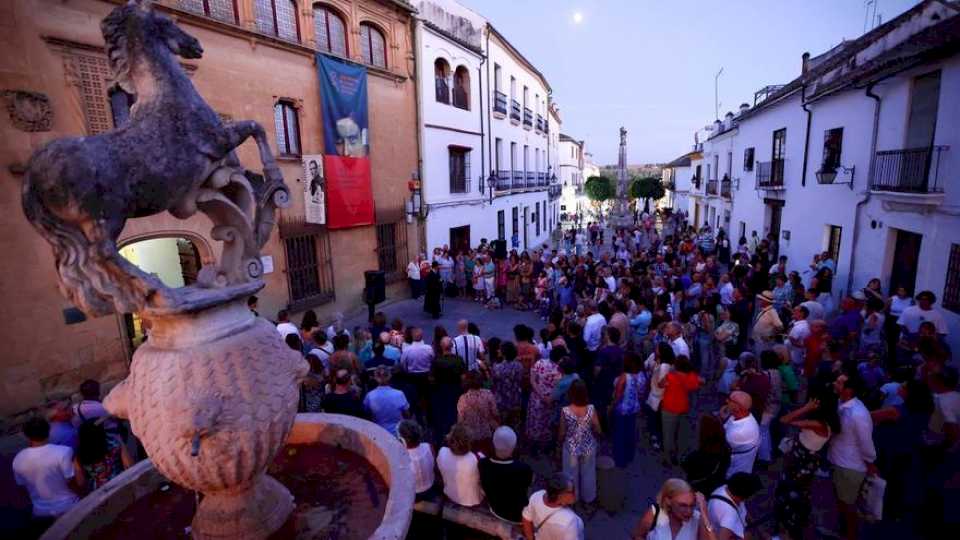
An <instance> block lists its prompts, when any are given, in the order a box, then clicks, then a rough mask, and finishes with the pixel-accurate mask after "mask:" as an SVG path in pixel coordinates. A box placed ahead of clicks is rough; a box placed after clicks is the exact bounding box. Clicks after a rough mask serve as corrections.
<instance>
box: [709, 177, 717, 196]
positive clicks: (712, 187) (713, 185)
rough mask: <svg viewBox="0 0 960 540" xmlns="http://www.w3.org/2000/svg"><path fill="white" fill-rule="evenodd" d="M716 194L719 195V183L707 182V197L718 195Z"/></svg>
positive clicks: (714, 181)
mask: <svg viewBox="0 0 960 540" xmlns="http://www.w3.org/2000/svg"><path fill="white" fill-rule="evenodd" d="M716 194H717V181H716V180H707V195H716Z"/></svg>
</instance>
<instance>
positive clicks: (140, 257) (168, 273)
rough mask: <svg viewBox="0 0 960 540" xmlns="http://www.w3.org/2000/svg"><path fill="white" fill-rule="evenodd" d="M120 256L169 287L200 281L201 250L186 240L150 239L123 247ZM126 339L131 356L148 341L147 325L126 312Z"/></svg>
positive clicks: (124, 324) (124, 315)
mask: <svg viewBox="0 0 960 540" xmlns="http://www.w3.org/2000/svg"><path fill="white" fill-rule="evenodd" d="M120 255H122V256H123V258H125V259H127V260H128V261H130V262H131V263H133V264H134V265H135V266H136V267H137V268H139V269H140V270H143V271H144V272H146V273H148V274H153V275H155V276H157V277H158V278H159V279H160V281H161V282H163V284H164V285H166V286H167V287H185V286H189V285H192V284H194V283H195V282H196V281H197V274H199V272H200V268H202V267H203V260H202V258H201V256H200V250H199V248H198V247H197V244H196V243H194V241H193V240H191V239H189V238H184V237H163V238H150V239H147V240H139V241H136V242H132V243H130V244H127V245H125V246H123V247H121V248H120ZM121 318H122V319H123V329H124V332H123V333H124V334H125V335H124V336H123V339H124V340H125V342H126V345H127V350H128V351H130V354H131V355H132V354H133V351H135V350H136V349H137V347H139V346H140V345H141V344H143V342H144V341H145V340H146V339H147V333H146V330H147V329H148V326H146V325H145V324H144V322H143V320H141V319H140V317H139V315H137V314H135V313H124V314H123V315H122V317H121Z"/></svg>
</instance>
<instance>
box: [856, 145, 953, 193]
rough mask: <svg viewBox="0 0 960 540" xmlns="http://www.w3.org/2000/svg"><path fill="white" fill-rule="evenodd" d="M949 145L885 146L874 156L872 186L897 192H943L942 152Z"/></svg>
mask: <svg viewBox="0 0 960 540" xmlns="http://www.w3.org/2000/svg"><path fill="white" fill-rule="evenodd" d="M947 149H948V147H946V146H931V147H929V148H907V149H904V150H883V151H880V152H877V155H876V156H874V158H873V160H874V161H873V178H871V179H870V189H872V190H874V191H895V192H898V193H941V192H943V186H941V185H940V178H939V173H940V156H941V154H943V151H944V150H947Z"/></svg>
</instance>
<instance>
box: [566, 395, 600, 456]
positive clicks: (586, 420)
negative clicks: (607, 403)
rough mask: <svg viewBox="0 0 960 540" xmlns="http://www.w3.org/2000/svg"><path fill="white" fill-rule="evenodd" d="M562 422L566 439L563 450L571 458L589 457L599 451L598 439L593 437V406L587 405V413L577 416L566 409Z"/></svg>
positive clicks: (568, 408)
mask: <svg viewBox="0 0 960 540" xmlns="http://www.w3.org/2000/svg"><path fill="white" fill-rule="evenodd" d="M562 411H563V414H562V416H563V418H562V421H563V423H564V428H565V434H566V437H565V438H564V440H563V449H564V450H566V451H567V453H569V454H570V455H571V456H578V457H579V456H589V455H591V454H593V453H594V452H596V451H597V438H596V437H595V436H594V435H593V414H594V410H593V405H587V412H586V414H584V415H583V416H577V415H575V414H573V412H571V411H570V407H564V408H563V409H562Z"/></svg>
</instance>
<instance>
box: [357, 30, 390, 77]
mask: <svg viewBox="0 0 960 540" xmlns="http://www.w3.org/2000/svg"><path fill="white" fill-rule="evenodd" d="M360 56H361V57H362V58H363V63H365V64H368V65H371V66H374V67H380V68H386V67H387V41H386V40H385V39H384V37H383V33H382V32H380V30H377V29H376V27H374V26H373V25H371V24H368V23H363V24H361V25H360Z"/></svg>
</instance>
